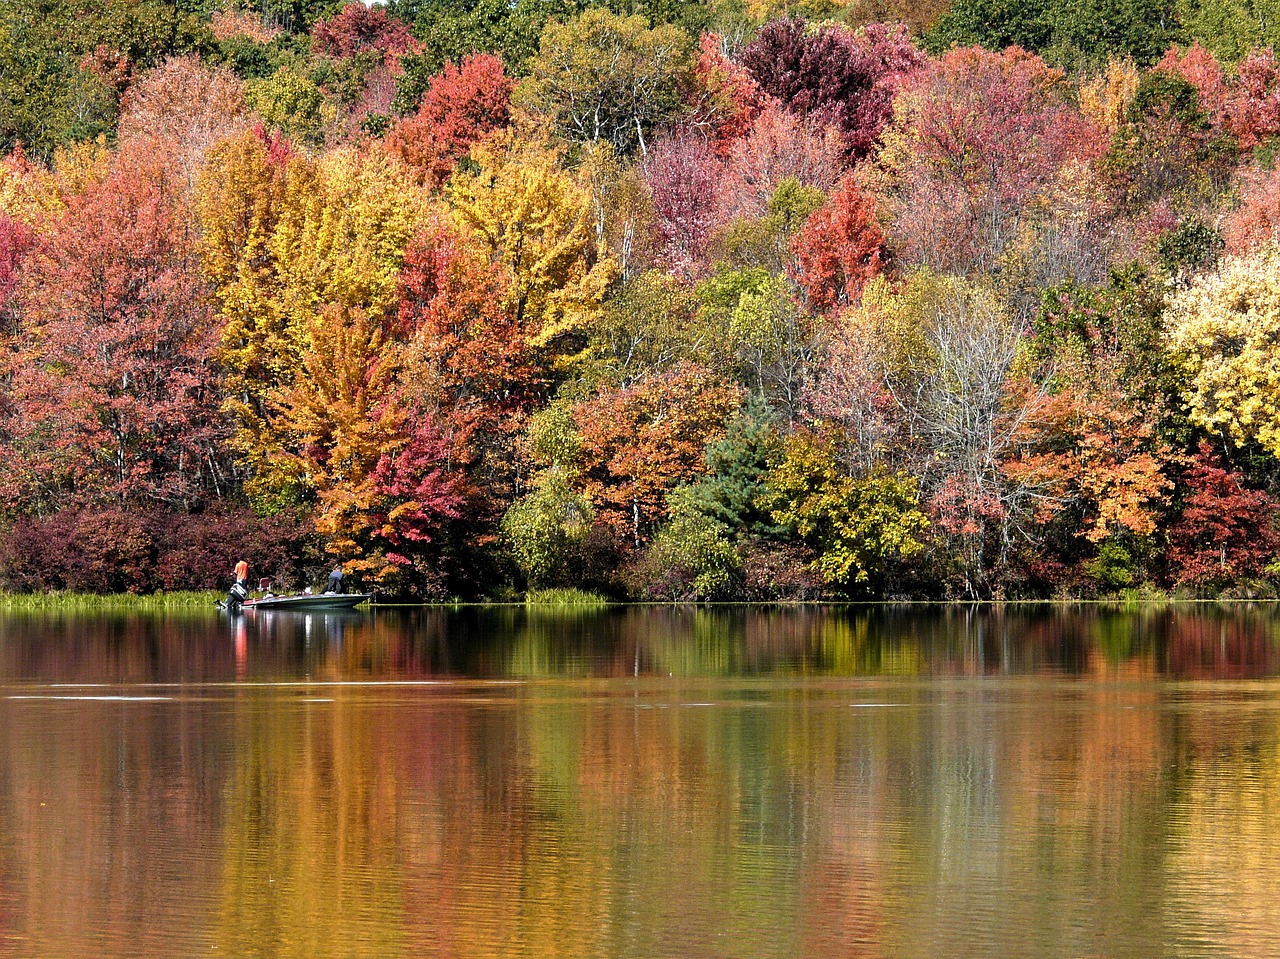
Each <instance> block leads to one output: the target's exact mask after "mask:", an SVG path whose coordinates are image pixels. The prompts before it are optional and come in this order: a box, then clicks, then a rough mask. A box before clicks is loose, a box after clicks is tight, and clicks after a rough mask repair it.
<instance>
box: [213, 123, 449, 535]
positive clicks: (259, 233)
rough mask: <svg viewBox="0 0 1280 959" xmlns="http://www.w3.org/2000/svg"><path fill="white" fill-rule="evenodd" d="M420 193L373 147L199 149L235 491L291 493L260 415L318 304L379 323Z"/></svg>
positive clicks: (290, 367)
mask: <svg viewBox="0 0 1280 959" xmlns="http://www.w3.org/2000/svg"><path fill="white" fill-rule="evenodd" d="M425 204H426V196H425V194H424V193H423V192H422V191H421V190H420V189H419V188H418V187H416V186H415V185H414V184H413V183H412V182H410V180H409V179H408V178H407V176H406V175H405V174H404V172H403V171H402V170H401V169H400V168H398V167H396V166H394V165H393V164H392V163H391V162H389V161H388V160H387V158H386V157H385V156H384V155H383V154H382V153H381V152H378V151H370V152H360V151H357V150H354V149H342V150H335V151H332V152H331V153H328V154H326V155H325V156H323V157H321V158H320V159H318V160H311V159H307V158H304V157H299V156H295V155H293V154H292V153H291V151H289V149H288V146H287V144H283V143H282V142H280V141H273V140H270V139H264V138H263V137H261V136H260V135H257V134H254V133H245V134H243V135H241V136H238V137H235V138H232V139H231V140H228V141H225V142H224V143H222V144H220V145H219V146H217V147H215V148H214V149H213V150H211V151H210V153H209V158H208V162H207V163H206V166H205V170H204V173H203V174H202V176H201V178H200V180H199V184H198V187H197V195H196V202H195V207H196V212H197V216H198V219H199V222H200V225H201V229H202V234H203V258H204V266H205V271H206V274H207V275H208V277H209V279H210V280H211V281H212V283H213V284H214V287H215V290H216V295H217V298H218V304H219V312H220V319H221V320H222V322H223V324H224V327H223V334H222V345H221V350H220V352H219V357H218V359H219V361H220V363H221V364H222V366H223V369H224V382H225V384H226V395H227V398H226V403H225V407H226V410H227V412H228V413H230V414H231V415H232V416H233V417H234V418H235V419H236V421H237V425H238V431H237V435H236V438H235V441H234V444H235V448H236V451H237V453H238V454H239V455H240V457H241V460H242V462H243V463H244V465H245V466H246V467H247V468H248V471H249V476H248V478H247V479H246V483H245V489H246V491H247V492H248V494H249V495H250V497H251V498H252V499H253V500H254V502H255V503H256V505H257V506H258V507H259V508H260V509H264V510H271V509H273V508H276V507H278V506H281V505H285V504H286V503H288V502H290V501H292V500H293V499H296V497H297V494H298V493H299V490H298V488H297V484H296V483H295V482H294V479H293V478H292V477H291V475H290V474H289V471H288V470H286V469H283V468H282V466H281V464H282V463H283V462H284V461H283V460H282V459H281V458H280V457H279V455H278V454H279V451H280V437H279V436H278V435H276V433H275V430H274V429H273V428H272V427H271V423H270V417H269V416H268V415H267V410H266V398H267V396H268V394H270V393H272V392H273V391H277V390H280V389H286V388H288V387H289V386H291V385H292V384H293V382H294V379H295V377H296V374H297V371H298V370H299V368H300V366H301V359H302V356H303V355H304V353H305V352H306V350H307V348H308V347H309V345H310V332H311V327H312V323H313V321H314V320H315V318H316V317H317V316H318V315H319V314H320V313H321V312H322V310H323V309H324V308H325V307H327V306H334V307H342V308H345V309H347V310H360V311H362V312H363V314H365V315H367V316H368V317H370V318H371V320H372V321H375V322H381V321H382V320H383V319H384V318H385V317H386V316H388V315H389V314H390V313H391V312H392V311H394V309H395V306H396V301H397V282H398V277H399V274H400V269H401V266H402V265H403V259H404V249H405V246H406V245H407V244H408V242H409V239H410V238H411V236H412V235H413V233H414V231H415V229H416V225H417V224H418V223H419V222H420V221H421V220H422V218H423V214H424V211H425Z"/></svg>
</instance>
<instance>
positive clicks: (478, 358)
mask: <svg viewBox="0 0 1280 959" xmlns="http://www.w3.org/2000/svg"><path fill="white" fill-rule="evenodd" d="M509 292H510V278H509V276H508V274H507V272H506V270H505V269H504V267H503V266H502V265H501V264H500V263H493V262H490V261H489V259H488V258H486V257H485V256H483V255H482V254H481V253H480V252H479V251H478V250H475V249H473V248H472V247H471V246H470V245H469V244H468V243H467V241H466V238H465V237H464V236H462V235H460V234H459V233H458V232H457V231H456V229H454V228H452V227H450V226H448V225H446V224H444V223H443V222H439V221H437V222H433V223H431V224H429V225H428V226H427V228H426V229H424V231H423V232H422V233H421V234H420V235H419V236H418V238H417V239H416V240H415V241H414V242H413V243H412V244H411V245H410V247H409V249H408V250H407V251H406V252H405V265H404V271H403V273H402V274H401V300H400V309H399V313H398V317H397V323H398V335H399V336H401V337H403V338H406V339H407V344H406V346H405V349H404V359H403V372H402V375H401V381H402V387H401V389H400V400H399V401H400V402H401V403H403V404H405V405H406V406H407V407H410V408H412V409H413V410H414V411H415V412H414V413H413V414H412V415H413V416H414V417H415V418H416V421H417V422H418V423H420V424H422V428H423V429H428V431H429V432H431V431H438V432H439V433H440V435H442V436H447V437H448V438H449V442H450V443H451V444H452V446H451V453H450V456H451V458H452V459H453V460H454V461H455V463H456V464H457V465H458V466H459V467H463V468H467V469H469V470H471V471H472V474H473V479H474V481H475V482H474V484H473V485H474V490H473V492H474V494H475V497H476V498H475V499H474V500H473V506H474V507H475V509H476V512H477V518H478V519H481V520H483V519H484V518H486V517H488V518H492V519H495V520H496V518H497V513H498V512H499V510H500V504H501V503H502V501H504V500H505V499H507V498H508V497H509V496H510V495H512V489H511V488H512V486H513V484H514V481H515V475H514V474H515V455H514V442H515V437H516V436H517V435H518V434H519V433H520V432H521V431H522V430H523V428H524V424H525V418H526V417H527V415H528V413H529V412H530V410H532V409H533V408H534V407H535V406H536V405H537V403H538V402H539V401H540V400H542V399H543V397H544V395H545V391H546V388H547V379H546V374H545V371H544V370H543V368H542V365H541V363H540V355H539V351H538V348H537V346H536V344H535V337H536V334H537V330H534V329H530V328H528V327H527V326H523V325H521V324H520V323H519V322H518V321H517V319H516V313H515V310H514V309H512V306H511V299H510V297H509V295H508V294H509ZM431 435H432V436H434V435H435V433H434V432H432V433H431ZM431 442H432V443H434V442H435V440H434V439H432V440H431ZM393 475H399V474H388V476H389V477H390V476H393ZM389 481H390V480H389ZM397 482H401V480H397ZM490 513H494V515H493V516H491V517H490V516H489V514H490ZM479 514H484V515H483V516H482V515H479Z"/></svg>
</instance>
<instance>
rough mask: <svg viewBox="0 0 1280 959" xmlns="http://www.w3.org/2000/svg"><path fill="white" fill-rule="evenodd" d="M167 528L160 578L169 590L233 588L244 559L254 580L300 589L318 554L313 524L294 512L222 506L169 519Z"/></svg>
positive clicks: (160, 553)
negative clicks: (268, 512) (236, 570)
mask: <svg viewBox="0 0 1280 959" xmlns="http://www.w3.org/2000/svg"><path fill="white" fill-rule="evenodd" d="M167 523H168V526H167V528H166V530H165V535H164V538H163V542H162V543H161V545H160V548H159V550H158V555H157V557H156V568H155V578H156V581H157V583H158V584H159V585H160V586H161V587H162V588H164V589H168V590H178V589H219V588H221V587H224V586H227V585H229V584H230V582H231V570H232V568H233V567H234V566H235V564H236V563H237V562H239V561H240V560H242V559H243V560H245V561H246V562H248V564H249V569H250V575H251V578H252V579H258V578H260V577H270V578H271V579H272V580H273V581H274V582H275V583H277V584H280V585H286V584H295V583H298V582H300V581H301V580H302V579H303V578H304V575H303V570H304V568H305V566H306V564H307V562H308V561H309V560H310V559H311V557H312V555H313V552H314V551H313V549H312V543H311V542H310V540H311V533H310V530H311V526H310V524H309V523H308V522H306V520H305V519H304V518H303V517H302V516H301V515H299V514H297V513H293V512H285V513H278V514H276V515H274V516H267V517H262V516H256V515H254V514H253V512H251V511H250V510H248V509H244V508H237V507H218V508H215V509H210V510H206V511H205V512H203V513H193V514H188V515H179V516H173V517H169V518H168V520H167Z"/></svg>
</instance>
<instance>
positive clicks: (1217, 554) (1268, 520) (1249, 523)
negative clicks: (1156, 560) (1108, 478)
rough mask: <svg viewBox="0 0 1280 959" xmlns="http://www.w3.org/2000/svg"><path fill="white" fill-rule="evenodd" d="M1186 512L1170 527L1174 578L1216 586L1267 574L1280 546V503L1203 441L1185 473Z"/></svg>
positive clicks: (1184, 583) (1179, 581)
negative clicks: (1250, 483) (1227, 464)
mask: <svg viewBox="0 0 1280 959" xmlns="http://www.w3.org/2000/svg"><path fill="white" fill-rule="evenodd" d="M1183 488H1184V489H1185V490H1186V494H1185V497H1184V499H1183V505H1182V513H1181V515H1180V516H1179V517H1178V519H1177V522H1175V523H1174V524H1173V526H1172V528H1170V530H1169V551H1168V554H1167V558H1168V561H1169V573H1170V575H1171V577H1172V578H1173V581H1174V582H1175V583H1178V584H1179V585H1185V586H1199V587H1213V586H1224V585H1227V584H1230V583H1234V582H1238V581H1239V580H1241V579H1244V578H1248V577H1251V576H1260V575H1262V573H1263V571H1264V569H1265V568H1266V565H1267V564H1268V563H1269V562H1270V561H1271V560H1272V559H1273V558H1274V557H1275V554H1276V550H1277V549H1280V531H1277V528H1276V520H1277V516H1278V515H1280V513H1278V512H1277V510H1280V504H1278V503H1277V502H1276V501H1275V500H1274V499H1272V498H1271V497H1270V496H1268V495H1267V494H1266V493H1265V492H1263V491H1262V490H1254V489H1249V488H1248V487H1246V486H1245V485H1244V478H1243V477H1242V476H1241V475H1240V474H1239V473H1234V472H1231V471H1230V470H1227V469H1226V468H1224V467H1223V465H1222V461H1221V459H1220V458H1219V457H1218V455H1217V454H1216V453H1215V452H1214V450H1213V447H1212V446H1210V444H1209V443H1208V442H1206V441H1201V443H1200V448H1199V450H1198V451H1197V453H1196V456H1195V458H1194V459H1193V460H1192V462H1191V468H1190V469H1189V470H1188V471H1187V473H1186V476H1185V477H1184V478H1183Z"/></svg>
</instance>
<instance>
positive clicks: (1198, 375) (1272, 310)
mask: <svg viewBox="0 0 1280 959" xmlns="http://www.w3.org/2000/svg"><path fill="white" fill-rule="evenodd" d="M1167 329H1168V333H1167V336H1168V349H1169V352H1170V353H1171V355H1172V356H1173V358H1174V360H1175V362H1176V363H1177V364H1178V365H1179V367H1180V368H1181V370H1182V372H1183V375H1184V376H1185V385H1184V387H1183V390H1182V398H1183V400H1184V401H1185V402H1186V404H1187V408H1188V410H1189V411H1190V416H1191V421H1192V422H1193V423H1195V424H1197V425H1199V426H1202V427H1204V428H1205V429H1207V430H1209V431H1210V432H1213V433H1220V434H1224V435H1226V436H1229V437H1230V438H1231V439H1232V440H1234V441H1235V443H1236V444H1237V445H1242V444H1244V443H1246V442H1250V441H1256V442H1257V443H1259V444H1260V445H1261V446H1263V447H1264V448H1265V449H1267V450H1268V451H1269V452H1271V453H1273V454H1275V455H1277V456H1280V353H1277V351H1276V343H1277V341H1280V247H1278V246H1277V245H1276V244H1274V243H1268V244H1267V245H1265V246H1263V247H1260V248H1259V249H1258V250H1256V251H1255V252H1253V253H1250V254H1248V255H1245V256H1239V257H1227V258H1226V259H1225V260H1224V261H1223V262H1222V265H1221V267H1220V269H1219V270H1218V272H1217V273H1215V274H1212V275H1209V276H1204V277H1201V278H1200V279H1198V280H1196V281H1195V282H1194V283H1192V284H1191V286H1190V287H1188V288H1187V289H1186V290H1183V291H1182V292H1180V293H1178V294H1177V295H1175V296H1174V297H1173V299H1172V300H1171V302H1170V305H1169V314H1168V325H1167Z"/></svg>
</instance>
